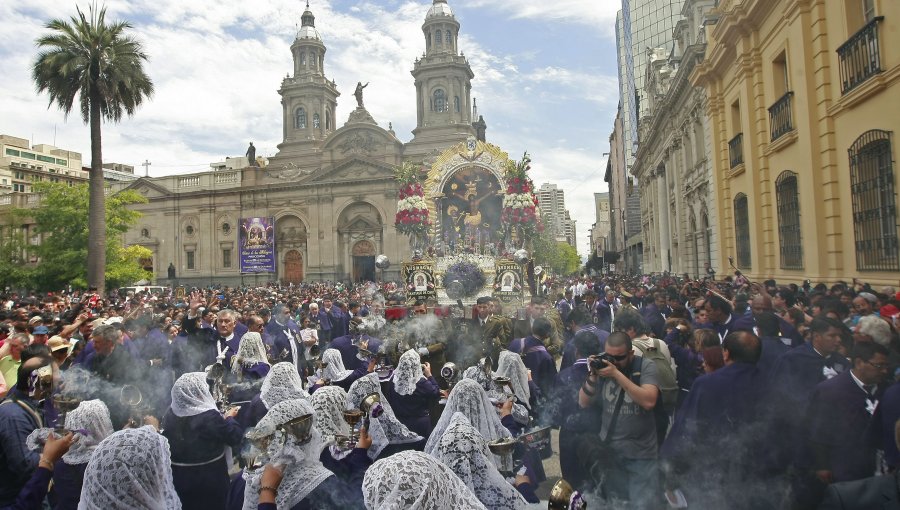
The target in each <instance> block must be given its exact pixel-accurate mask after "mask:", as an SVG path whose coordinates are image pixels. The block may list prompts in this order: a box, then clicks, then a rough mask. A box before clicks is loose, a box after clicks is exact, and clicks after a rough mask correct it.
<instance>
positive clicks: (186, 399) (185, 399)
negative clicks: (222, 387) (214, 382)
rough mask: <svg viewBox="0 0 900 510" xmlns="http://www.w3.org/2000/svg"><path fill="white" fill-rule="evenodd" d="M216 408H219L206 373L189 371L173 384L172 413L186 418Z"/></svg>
mask: <svg viewBox="0 0 900 510" xmlns="http://www.w3.org/2000/svg"><path fill="white" fill-rule="evenodd" d="M216 409H218V408H217V407H216V401H215V400H213V397H212V394H211V393H210V392H209V383H207V382H206V374H204V373H203V372H188V373H186V374H184V375H182V376H181V377H179V378H178V380H177V381H175V385H174V386H172V414H174V415H175V416H178V417H179V418H184V417H185V416H196V415H198V414H200V413H205V412H206V411H211V410H216Z"/></svg>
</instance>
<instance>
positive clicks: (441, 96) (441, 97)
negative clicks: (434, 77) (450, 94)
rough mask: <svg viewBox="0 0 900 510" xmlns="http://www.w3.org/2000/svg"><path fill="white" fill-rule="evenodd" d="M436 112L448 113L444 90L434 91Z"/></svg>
mask: <svg viewBox="0 0 900 510" xmlns="http://www.w3.org/2000/svg"><path fill="white" fill-rule="evenodd" d="M434 111H436V112H445V111H447V94H446V93H445V92H444V89H437V90H435V91H434Z"/></svg>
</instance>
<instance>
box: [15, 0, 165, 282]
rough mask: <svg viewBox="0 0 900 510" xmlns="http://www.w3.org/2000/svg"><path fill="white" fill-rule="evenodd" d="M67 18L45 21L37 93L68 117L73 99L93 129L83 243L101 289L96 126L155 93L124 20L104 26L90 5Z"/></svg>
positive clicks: (35, 73)
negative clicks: (45, 94) (86, 12)
mask: <svg viewBox="0 0 900 510" xmlns="http://www.w3.org/2000/svg"><path fill="white" fill-rule="evenodd" d="M76 10H77V12H78V15H77V16H72V17H71V19H70V20H69V21H66V20H63V19H54V20H52V21H50V22H49V23H47V25H46V28H48V29H49V30H51V33H49V34H48V35H44V36H42V37H40V38H38V39H37V41H36V44H37V46H38V47H39V48H40V49H41V51H40V53H39V54H38V56H37V60H35V63H34V66H33V68H32V78H33V80H34V83H35V85H36V86H37V90H38V92H39V93H40V92H45V91H46V92H47V93H48V94H49V95H50V106H52V105H53V104H56V105H57V106H58V107H59V109H60V110H62V111H63V112H64V113H65V115H66V116H68V115H69V113H70V112H71V111H72V108H73V107H74V106H75V104H76V101H77V103H78V108H79V109H80V111H81V118H82V120H83V121H84V122H85V123H86V124H89V125H90V130H91V171H90V204H89V211H90V214H89V218H90V219H89V225H90V230H89V233H88V238H89V239H88V244H87V255H88V256H87V261H86V262H87V275H88V276H87V281H88V283H89V285H90V286H94V287H97V288H98V289H102V288H104V287H105V285H104V275H105V271H106V255H107V253H108V250H107V242H106V238H105V237H106V231H107V229H106V226H105V225H104V221H105V214H104V211H105V210H106V208H105V206H104V201H105V196H104V185H103V155H102V143H101V132H100V124H101V122H102V120H104V119H105V120H107V121H113V122H119V121H120V120H121V119H122V115H123V114H128V115H129V116H131V115H134V112H135V111H136V110H137V108H138V106H140V105H141V103H142V102H143V101H144V99H145V98H149V97H150V96H152V95H153V82H152V81H151V80H150V78H149V77H148V76H147V74H146V73H145V72H144V68H143V64H144V62H145V61H146V60H147V55H146V54H145V53H144V50H143V48H142V46H141V44H140V43H139V42H138V41H137V40H135V39H134V38H133V37H131V36H129V35H127V33H126V32H127V31H128V30H129V29H131V28H132V26H131V24H130V23H128V22H127V21H116V22H113V23H109V24H107V22H106V9H105V8H103V9H100V10H99V12H98V11H96V10H95V8H94V6H93V5H92V6H91V7H90V9H89V10H88V14H87V15H85V13H84V12H82V11H81V9H76Z"/></svg>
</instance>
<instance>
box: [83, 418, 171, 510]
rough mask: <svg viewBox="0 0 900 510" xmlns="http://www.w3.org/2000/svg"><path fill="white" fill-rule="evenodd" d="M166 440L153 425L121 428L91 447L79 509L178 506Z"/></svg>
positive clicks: (149, 509) (141, 509) (140, 509)
mask: <svg viewBox="0 0 900 510" xmlns="http://www.w3.org/2000/svg"><path fill="white" fill-rule="evenodd" d="M180 509H181V500H180V499H178V494H177V493H176V492H175V486H174V485H173V484H172V459H171V457H170V454H169V441H168V440H166V438H165V436H163V435H162V434H160V433H159V432H157V431H156V429H154V428H153V427H150V426H146V427H141V428H137V429H125V430H120V431H119V432H116V433H114V434H112V435H111V436H109V437H107V438H106V439H104V440H103V441H101V442H100V444H99V445H98V446H97V448H96V449H95V450H94V453H93V455H91V460H90V462H88V465H87V469H86V470H85V472H84V485H83V486H82V489H81V501H80V502H79V503H78V510H180Z"/></svg>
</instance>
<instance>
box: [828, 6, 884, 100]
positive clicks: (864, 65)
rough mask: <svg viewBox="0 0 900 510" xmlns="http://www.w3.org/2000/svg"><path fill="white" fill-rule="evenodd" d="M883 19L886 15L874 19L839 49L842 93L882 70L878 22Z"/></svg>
mask: <svg viewBox="0 0 900 510" xmlns="http://www.w3.org/2000/svg"><path fill="white" fill-rule="evenodd" d="M882 20H884V16H878V17H876V18H874V19H872V21H870V22H869V23H867V24H866V26H864V27H862V28H861V29H860V30H859V31H858V32H856V33H855V34H853V35H852V36H851V37H850V39H848V40H847V42H845V43H844V44H842V45H841V46H840V47H839V48H838V49H837V54H838V58H839V59H840V71H841V94H847V93H848V92H850V91H851V90H853V89H854V88H856V87H858V86H859V85H860V84H862V83H864V82H865V81H866V80H868V79H869V78H871V77H872V76H875V75H876V74H878V73H880V72H881V71H882V69H881V53H880V51H879V49H878V24H879V23H880V22H881V21H882Z"/></svg>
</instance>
